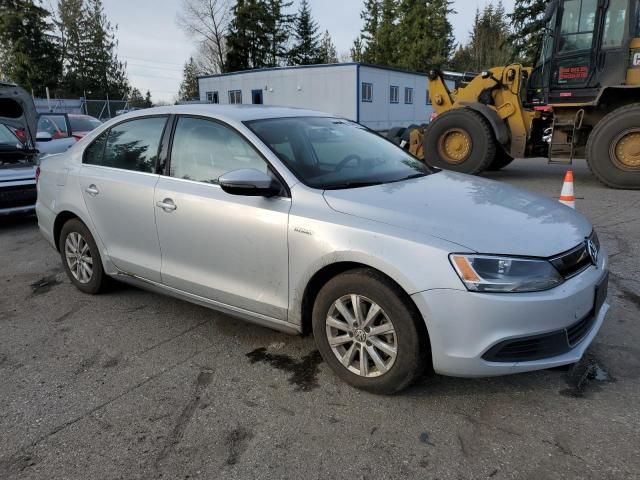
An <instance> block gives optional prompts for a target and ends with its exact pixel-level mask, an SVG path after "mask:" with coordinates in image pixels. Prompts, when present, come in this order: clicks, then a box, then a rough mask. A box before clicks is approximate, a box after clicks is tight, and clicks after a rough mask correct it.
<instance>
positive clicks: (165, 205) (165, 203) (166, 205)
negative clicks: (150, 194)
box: [156, 198, 178, 213]
mask: <svg viewBox="0 0 640 480" xmlns="http://www.w3.org/2000/svg"><path fill="white" fill-rule="evenodd" d="M156 206H157V207H159V208H161V209H162V210H164V211H165V212H167V213H168V212H173V211H174V210H176V209H177V208H178V207H177V206H176V204H175V203H173V200H171V199H170V198H165V199H164V200H162V201H161V202H156Z"/></svg>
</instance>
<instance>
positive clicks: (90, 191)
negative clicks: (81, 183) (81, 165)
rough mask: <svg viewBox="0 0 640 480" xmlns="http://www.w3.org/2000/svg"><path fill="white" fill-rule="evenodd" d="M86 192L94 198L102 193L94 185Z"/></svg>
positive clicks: (86, 189)
mask: <svg viewBox="0 0 640 480" xmlns="http://www.w3.org/2000/svg"><path fill="white" fill-rule="evenodd" d="M84 191H85V192H87V193H88V194H89V195H91V196H92V197H95V196H96V195H98V194H99V193H100V190H98V188H97V187H96V186H95V185H94V184H93V183H92V184H91V185H89V186H88V187H87V188H85V189H84Z"/></svg>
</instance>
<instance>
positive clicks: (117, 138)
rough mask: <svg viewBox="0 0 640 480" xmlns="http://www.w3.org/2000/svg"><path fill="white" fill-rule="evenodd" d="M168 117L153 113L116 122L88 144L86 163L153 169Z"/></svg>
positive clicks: (145, 170)
mask: <svg viewBox="0 0 640 480" xmlns="http://www.w3.org/2000/svg"><path fill="white" fill-rule="evenodd" d="M166 121H167V118H166V117H153V118H142V119H139V120H131V121H129V122H124V123H121V124H120V125H116V126H115V127H113V128H112V129H111V130H109V131H108V132H106V133H103V134H102V135H100V136H99V137H98V138H97V139H96V140H95V141H94V142H93V143H92V144H91V145H90V146H89V147H87V149H86V150H85V155H84V163H87V164H90V165H101V166H103V167H112V168H121V169H123V170H133V171H136V172H146V173H154V172H155V167H156V162H157V160H158V151H159V149H160V140H161V139H162V132H163V130H164V125H165V123H166ZM101 152H102V153H101Z"/></svg>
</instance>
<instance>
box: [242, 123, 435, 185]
mask: <svg viewBox="0 0 640 480" xmlns="http://www.w3.org/2000/svg"><path fill="white" fill-rule="evenodd" d="M247 125H248V127H249V128H250V129H251V130H252V131H253V132H254V133H255V134H256V135H258V136H259V137H260V139H261V140H262V141H263V142H264V143H266V144H267V145H268V146H269V148H271V150H272V151H273V152H274V153H275V154H276V155H277V156H278V157H279V158H280V160H282V162H284V163H285V164H286V165H287V167H288V168H289V169H290V170H291V171H292V172H293V173H294V174H295V175H296V176H297V177H298V178H299V179H300V180H301V181H302V182H303V183H305V184H306V185H309V186H311V187H314V188H320V189H339V188H356V187H364V186H368V185H378V184H381V183H391V182H398V181H401V180H406V179H409V178H415V177H421V176H424V175H428V174H429V173H431V171H430V170H429V168H428V167H427V166H426V165H425V164H424V163H422V162H420V161H419V160H417V159H416V158H414V157H412V156H411V155H409V154H408V153H406V152H405V151H404V150H402V149H401V148H399V147H397V146H396V145H394V144H392V143H391V142H389V141H388V140H385V139H384V138H382V137H381V136H379V135H378V134H376V133H375V132H372V131H370V130H367V129H366V128H365V127H363V126H361V125H358V124H357V123H354V122H351V121H348V120H342V119H337V118H324V117H296V118H278V119H269V120H255V121H252V122H247Z"/></svg>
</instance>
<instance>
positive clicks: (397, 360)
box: [312, 269, 429, 394]
mask: <svg viewBox="0 0 640 480" xmlns="http://www.w3.org/2000/svg"><path fill="white" fill-rule="evenodd" d="M353 296H356V297H357V298H358V299H359V303H360V305H361V311H362V312H363V315H362V317H366V315H367V314H368V312H369V311H371V309H372V308H373V305H374V304H375V305H378V306H379V307H380V309H381V310H380V311H379V313H378V314H377V315H376V316H375V317H373V318H374V320H373V321H372V322H371V323H370V324H369V325H368V326H366V325H365V324H364V323H363V322H361V323H360V328H357V327H355V328H352V329H349V328H347V325H348V323H347V321H345V320H347V317H346V316H344V315H343V314H342V313H340V311H339V310H338V309H337V307H336V304H337V302H338V301H339V300H342V304H343V305H344V306H345V307H346V308H347V311H348V312H350V315H351V318H352V319H353V318H354V317H353V315H354V312H355V309H354V308H353V307H352V305H353V303H351V302H352V298H353ZM329 315H331V316H332V317H333V318H334V319H335V320H336V321H337V322H338V325H339V326H340V327H339V328H334V327H333V326H328V325H327V321H328V320H329V317H328V316H329ZM417 317H418V315H417V314H416V313H414V309H412V308H411V306H410V304H409V301H408V300H407V299H405V294H404V293H403V292H402V291H401V290H400V289H399V287H397V286H396V285H395V284H394V283H393V282H391V281H390V280H389V279H387V278H386V277H384V276H383V275H381V274H379V273H377V272H375V271H372V270H368V269H357V270H351V271H348V272H346V273H343V274H341V275H339V276H337V277H334V278H333V279H331V280H330V281H329V282H327V284H326V285H325V286H324V287H323V288H322V289H321V290H320V292H319V293H318V296H317V297H316V300H315V303H314V306H313V316H312V323H313V335H314V338H315V341H316V345H317V346H318V350H319V351H320V354H321V355H322V357H323V358H324V360H325V362H327V364H328V365H329V366H330V367H331V369H332V370H333V371H334V372H335V373H336V375H338V377H340V378H341V379H342V380H344V381H345V382H346V383H348V384H350V385H352V386H354V387H356V388H360V389H363V390H366V391H369V392H372V393H378V394H393V393H396V392H398V391H400V390H402V389H403V388H406V387H407V386H409V385H411V384H412V383H413V382H414V381H415V380H416V379H417V378H418V377H419V376H420V375H421V374H422V373H423V371H424V369H425V367H426V365H427V364H428V360H427V358H426V357H427V355H426V352H427V351H428V345H429V342H428V338H427V335H426V333H425V332H426V330H425V329H423V328H419V325H420V323H419V322H422V319H420V318H417ZM365 320H366V319H365ZM332 321H333V320H332ZM334 323H335V322H334ZM389 324H390V325H391V328H392V330H393V333H387V334H384V335H382V334H379V335H374V334H373V331H375V329H378V330H379V331H380V332H382V330H388V328H389ZM332 325H333V324H332ZM371 325H373V327H374V330H370V331H365V330H367V329H368V328H371ZM345 328H347V330H351V333H345ZM330 336H332V338H333V339H334V340H335V336H340V337H341V338H340V339H339V341H341V342H342V344H341V345H338V346H336V347H335V348H336V350H337V352H334V349H333V347H332V346H331V344H330V341H329V337H330ZM345 339H348V340H345ZM361 342H362V343H361ZM352 346H353V347H352ZM379 346H382V347H383V349H382V350H381V349H379V348H378V347H379ZM389 346H392V347H395V352H396V353H395V357H393V358H392V355H391V354H388V353H386V352H387V351H388V347H389ZM352 348H353V355H351V356H350V357H347V358H349V359H351V361H350V363H349V367H351V369H349V368H348V367H345V366H344V365H343V363H342V362H341V361H340V360H339V359H338V355H341V356H342V358H344V357H345V356H346V355H348V353H349V352H350V351H352V350H351V349H352ZM362 350H365V351H366V353H365V354H364V355H363V357H361V353H360V352H361V351H362ZM370 351H374V353H375V354H376V355H377V356H378V360H379V362H376V361H374V357H373V356H372V354H370V353H369V352H370ZM361 358H365V360H366V361H365V362H360V359H361ZM363 363H365V364H366V365H367V369H365V370H363V368H362V365H363ZM378 365H382V366H383V368H378ZM385 369H386V370H385ZM362 373H364V375H363V374H362Z"/></svg>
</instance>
